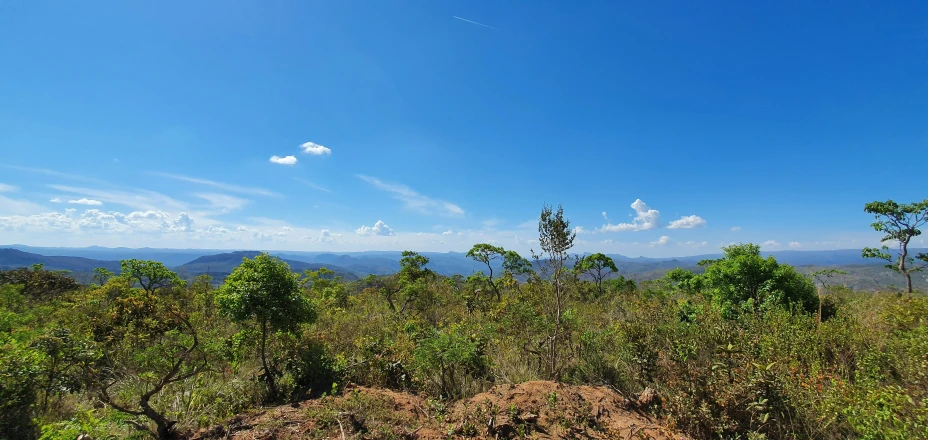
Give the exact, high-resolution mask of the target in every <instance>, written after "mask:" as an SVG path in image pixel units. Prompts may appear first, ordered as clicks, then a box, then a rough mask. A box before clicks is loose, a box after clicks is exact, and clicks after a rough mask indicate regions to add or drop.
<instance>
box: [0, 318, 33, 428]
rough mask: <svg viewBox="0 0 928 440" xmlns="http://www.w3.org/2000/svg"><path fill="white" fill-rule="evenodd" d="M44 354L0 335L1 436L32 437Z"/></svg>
mask: <svg viewBox="0 0 928 440" xmlns="http://www.w3.org/2000/svg"><path fill="white" fill-rule="evenodd" d="M40 362H41V355H40V354H39V353H37V352H36V351H35V350H32V349H30V348H29V347H26V346H25V345H23V344H21V343H19V342H18V341H16V340H15V339H13V338H10V337H8V336H6V335H3V334H0V438H8V439H31V438H35V436H36V433H37V432H38V430H37V429H36V426H35V425H34V424H33V422H32V419H33V417H35V405H36V400H37V394H38V389H39V388H40V386H39V377H40V375H41V367H40V366H39V363H40Z"/></svg>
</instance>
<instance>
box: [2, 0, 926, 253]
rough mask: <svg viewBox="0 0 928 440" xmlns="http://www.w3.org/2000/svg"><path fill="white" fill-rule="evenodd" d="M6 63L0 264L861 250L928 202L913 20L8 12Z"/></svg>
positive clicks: (361, 6) (741, 8)
mask: <svg viewBox="0 0 928 440" xmlns="http://www.w3.org/2000/svg"><path fill="white" fill-rule="evenodd" d="M456 17H457V18H456ZM462 19H464V20H462ZM465 20H468V21H465ZM0 60H2V68H0V151H2V154H0V244H2V243H21V244H29V245H47V246H86V245H103V246H128V247H142V246H156V247H192V248H249V249H255V248H258V249H288V250H335V251H337V250H342V251H357V250H373V249H393V250H399V249H414V250H420V251H425V250H430V251H446V250H459V251H460V250H466V249H468V248H469V247H470V246H471V245H472V244H474V243H477V242H486V241H492V242H495V243H497V244H500V245H502V246H505V247H507V248H513V249H516V250H519V251H522V252H527V250H528V249H529V248H530V247H532V246H534V247H535V248H536V249H537V244H535V243H532V239H533V238H537V229H536V223H535V220H536V219H537V216H538V212H539V211H540V208H541V206H542V204H543V203H553V204H558V203H560V204H563V206H564V209H565V212H566V214H567V216H568V217H569V218H570V219H571V220H572V223H573V224H574V225H577V226H580V227H582V230H581V231H579V232H581V233H580V234H579V235H578V242H577V243H578V244H577V247H576V249H577V250H579V251H602V252H610V253H622V254H626V255H631V256H637V255H645V256H674V255H693V254H704V253H712V252H715V251H716V250H717V249H718V247H719V246H720V245H721V244H726V243H730V242H747V241H750V242H755V243H765V245H764V248H765V249H767V250H777V249H790V248H794V249H836V248H859V247H862V246H865V245H873V244H876V243H877V242H878V238H879V235H876V234H875V233H873V232H869V231H868V225H869V223H870V222H871V219H870V217H869V216H868V215H866V214H864V213H863V211H862V209H863V205H864V203H866V202H868V201H872V200H879V199H882V200H885V199H889V198H892V199H895V200H898V201H906V202H908V201H915V200H921V199H924V198H925V197H928V193H926V192H925V190H926V188H928V175H926V174H925V171H924V170H925V165H924V163H925V153H926V152H928V124H926V121H928V3H926V2H923V1H909V2H906V1H901V2H787V3H783V2H639V4H637V5H620V4H618V2H592V1H590V2H563V1H550V2H549V1H536V0H533V1H507V2H491V1H468V2H449V1H432V0H430V1H409V2H406V1H377V2H373V1H338V2H309V1H293V2H287V1H280V2H257V1H255V2H241V1H230V2H221V4H220V3H216V2H196V1H195V2H174V1H163V2H140V1H127V2H97V1H90V2H58V1H29V2H25V1H5V2H0ZM274 156H276V157H278V158H279V159H278V160H277V162H283V163H274V162H272V161H271V159H272V158H273V157H274ZM291 156H292V158H291ZM294 160H295V163H292V164H288V163H289V162H293V161H294ZM674 222H676V223H674ZM922 244H924V243H922Z"/></svg>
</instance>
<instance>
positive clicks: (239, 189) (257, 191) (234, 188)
mask: <svg viewBox="0 0 928 440" xmlns="http://www.w3.org/2000/svg"><path fill="white" fill-rule="evenodd" d="M150 174H152V175H155V176H161V177H167V178H168V179H174V180H180V181H182V182H189V183H196V184H199V185H206V186H212V187H214V188H219V189H222V190H226V191H230V192H236V193H240V194H252V195H256V196H265V197H282V196H281V195H280V194H278V193H275V192H273V191H268V190H266V189H263V188H253V187H247V186H238V185H230V184H228V183H222V182H216V181H213V180H208V179H201V178H198V177H189V176H181V175H178V174H169V173H156V172H152V173H150Z"/></svg>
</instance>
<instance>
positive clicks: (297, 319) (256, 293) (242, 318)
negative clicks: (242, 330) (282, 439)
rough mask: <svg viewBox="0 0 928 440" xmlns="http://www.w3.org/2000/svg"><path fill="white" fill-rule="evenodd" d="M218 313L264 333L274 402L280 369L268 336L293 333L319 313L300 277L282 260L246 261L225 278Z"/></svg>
mask: <svg viewBox="0 0 928 440" xmlns="http://www.w3.org/2000/svg"><path fill="white" fill-rule="evenodd" d="M216 302H217V304H218V306H219V310H220V311H222V312H223V313H224V314H225V315H227V316H229V317H230V318H231V319H232V320H233V321H235V322H238V323H251V324H253V325H255V326H256V327H257V328H258V329H259V331H260V332H261V345H260V347H259V355H260V358H261V366H262V368H263V371H264V374H263V377H264V379H265V380H266V381H267V384H268V389H269V392H270V398H271V399H277V398H278V397H279V393H278V389H277V382H276V377H277V376H278V374H279V372H278V371H277V368H276V367H274V366H273V365H271V363H270V362H268V354H267V345H268V336H270V335H271V334H272V333H274V332H278V331H280V332H293V331H294V330H296V329H297V328H299V326H301V325H302V324H306V323H311V322H313V321H314V320H315V319H316V312H315V309H314V308H313V305H312V303H311V302H310V301H309V299H308V298H306V297H305V296H303V294H302V291H301V288H300V279H299V275H297V274H295V273H293V272H291V271H290V266H288V265H287V263H286V262H284V261H282V260H280V259H279V258H275V257H271V256H270V255H268V254H266V253H261V254H259V255H257V256H256V257H255V258H254V259H253V260H252V259H249V258H244V259H243V260H242V264H241V265H240V266H238V267H236V268H235V269H234V270H233V271H232V273H231V274H229V276H228V277H227V278H226V280H225V282H224V283H223V284H222V287H220V288H219V291H218V293H217V295H216Z"/></svg>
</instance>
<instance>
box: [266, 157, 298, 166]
mask: <svg viewBox="0 0 928 440" xmlns="http://www.w3.org/2000/svg"><path fill="white" fill-rule="evenodd" d="M270 160H271V163H276V164H279V165H293V164H295V163H296V157H295V156H284V157H280V156H271V159H270Z"/></svg>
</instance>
